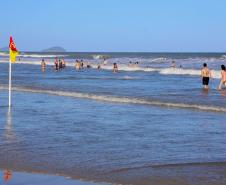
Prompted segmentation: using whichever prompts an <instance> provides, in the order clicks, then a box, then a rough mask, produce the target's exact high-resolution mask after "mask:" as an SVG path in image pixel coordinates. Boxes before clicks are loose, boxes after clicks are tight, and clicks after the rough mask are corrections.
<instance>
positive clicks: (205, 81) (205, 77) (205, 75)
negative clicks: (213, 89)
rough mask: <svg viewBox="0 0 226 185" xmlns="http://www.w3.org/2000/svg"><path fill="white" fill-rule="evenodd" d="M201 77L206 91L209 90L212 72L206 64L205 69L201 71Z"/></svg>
mask: <svg viewBox="0 0 226 185" xmlns="http://www.w3.org/2000/svg"><path fill="white" fill-rule="evenodd" d="M201 77H202V84H203V87H204V89H208V85H209V80H210V77H211V72H210V70H209V68H208V67H207V64H206V63H204V64H203V68H202V70H201Z"/></svg>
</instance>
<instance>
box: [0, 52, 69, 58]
mask: <svg viewBox="0 0 226 185" xmlns="http://www.w3.org/2000/svg"><path fill="white" fill-rule="evenodd" d="M0 56H3V57H8V56H9V53H0ZM17 56H18V57H23V58H55V57H66V56H68V55H49V54H46V55H39V54H18V55H17Z"/></svg>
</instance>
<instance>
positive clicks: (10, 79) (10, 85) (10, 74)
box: [9, 57, 12, 108]
mask: <svg viewBox="0 0 226 185" xmlns="http://www.w3.org/2000/svg"><path fill="white" fill-rule="evenodd" d="M9 58H10V57H9ZM11 91H12V63H11V60H10V59H9V108H11V105H12V104H11V94H12V92H11Z"/></svg>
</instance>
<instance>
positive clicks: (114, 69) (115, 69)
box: [113, 63, 118, 73]
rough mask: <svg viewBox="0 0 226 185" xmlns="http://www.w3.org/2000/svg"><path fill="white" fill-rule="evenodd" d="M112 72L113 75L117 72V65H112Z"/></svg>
mask: <svg viewBox="0 0 226 185" xmlns="http://www.w3.org/2000/svg"><path fill="white" fill-rule="evenodd" d="M113 72H114V73H116V72H118V65H117V63H114V64H113Z"/></svg>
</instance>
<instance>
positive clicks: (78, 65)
mask: <svg viewBox="0 0 226 185" xmlns="http://www.w3.org/2000/svg"><path fill="white" fill-rule="evenodd" d="M106 64H107V61H106V60H104V61H103V62H102V63H101V64H98V66H97V69H98V70H100V69H101V66H102V65H106ZM53 66H54V69H55V70H56V71H58V70H60V69H63V68H65V67H66V63H65V60H64V59H63V58H62V59H58V58H55V61H54V65H53ZM74 67H75V69H76V70H80V69H83V68H92V66H91V64H90V63H89V62H84V61H83V60H76V61H75V64H74ZM41 69H42V71H43V72H44V71H45V69H46V62H45V60H44V59H42V61H41ZM112 70H113V72H118V65H117V63H114V64H113V69H112Z"/></svg>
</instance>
